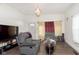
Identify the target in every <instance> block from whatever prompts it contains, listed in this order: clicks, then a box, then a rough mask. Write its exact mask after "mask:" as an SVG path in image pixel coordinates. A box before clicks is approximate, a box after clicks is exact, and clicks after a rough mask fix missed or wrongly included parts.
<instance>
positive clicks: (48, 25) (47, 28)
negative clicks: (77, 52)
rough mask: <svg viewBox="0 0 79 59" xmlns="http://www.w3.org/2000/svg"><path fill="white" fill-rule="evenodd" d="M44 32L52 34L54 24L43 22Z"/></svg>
mask: <svg viewBox="0 0 79 59" xmlns="http://www.w3.org/2000/svg"><path fill="white" fill-rule="evenodd" d="M45 32H54V22H45Z"/></svg>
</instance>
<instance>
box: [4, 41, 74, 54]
mask: <svg viewBox="0 0 79 59" xmlns="http://www.w3.org/2000/svg"><path fill="white" fill-rule="evenodd" d="M5 53H6V55H20V50H19V47H15V48H13V49H10V50H9V51H7V52H5ZM38 55H46V51H45V45H44V42H42V43H41V46H40V50H39V52H38ZM54 55H75V54H74V53H73V49H72V48H70V47H69V46H68V45H67V44H65V43H63V42H57V45H56V49H55V52H54Z"/></svg>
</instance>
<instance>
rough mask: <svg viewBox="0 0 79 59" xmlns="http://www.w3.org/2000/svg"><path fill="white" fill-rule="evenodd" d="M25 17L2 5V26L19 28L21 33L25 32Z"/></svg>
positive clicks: (0, 7)
mask: <svg viewBox="0 0 79 59" xmlns="http://www.w3.org/2000/svg"><path fill="white" fill-rule="evenodd" d="M22 19H23V15H22V14H21V13H20V12H19V11H18V10H16V9H15V8H12V7H11V6H9V5H7V4H0V24H3V25H13V26H19V32H22V31H24V29H23V28H24V27H23V26H24V24H23V21H22Z"/></svg>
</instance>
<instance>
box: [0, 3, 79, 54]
mask: <svg viewBox="0 0 79 59" xmlns="http://www.w3.org/2000/svg"><path fill="white" fill-rule="evenodd" d="M78 7H79V4H78V3H0V24H1V25H0V26H2V27H3V25H5V26H8V27H10V30H8V31H9V34H10V33H12V32H13V30H14V29H15V28H13V27H16V29H15V31H16V39H17V37H18V36H19V34H21V33H26V32H27V33H28V32H29V33H31V35H32V39H33V40H36V41H38V40H40V43H39V42H38V43H39V44H38V43H36V44H38V45H40V46H39V47H40V48H39V47H38V50H40V51H39V53H38V55H47V54H46V53H44V51H45V45H44V43H42V42H44V41H45V39H48V38H47V36H49V37H50V34H47V36H45V34H46V32H50V33H54V36H55V38H56V39H57V40H55V41H57V42H56V44H57V45H56V52H54V55H75V54H79V47H78V43H79V42H78V33H76V34H73V33H75V30H76V29H74V28H75V26H74V27H73V24H74V25H76V24H75V23H73V21H74V19H77V18H78V16H76V15H78V12H79V8H78ZM75 16H76V17H77V18H75ZM72 19H73V21H72ZM46 22H48V23H49V24H48V23H47V24H48V25H46ZM76 22H78V20H77V21H76ZM50 23H51V24H53V25H50ZM77 25H78V23H77ZM77 25H76V26H77ZM5 26H4V27H5ZM12 26H13V27H12ZM11 27H12V28H11ZM17 27H18V28H17ZM77 27H78V26H77ZM72 28H73V30H72ZM0 29H1V28H0ZM11 29H12V31H11ZM77 29H78V28H77ZM77 31H78V30H77ZM3 32H4V31H3ZM63 34H64V39H61V38H63ZM51 35H52V37H53V34H51ZM73 35H74V36H73ZM1 37H2V36H1ZM75 38H76V39H75ZM13 39H14V40H13V41H17V40H16V39H15V38H13ZM29 40H30V39H29ZM3 41H6V40H1V41H0V42H1V44H0V47H2V46H5V45H6V44H7V43H6V42H3ZM11 43H12V42H11ZM17 44H18V42H17ZM62 44H63V46H64V45H65V44H67V45H66V47H65V48H68V49H67V50H65V48H64V47H63V46H62ZM61 46H62V47H61ZM67 46H68V47H67ZM30 48H32V47H30ZM61 48H64V50H63V49H61ZM1 49H2V50H3V48H1ZM2 50H1V51H2ZM18 50H19V47H17V45H16V46H15V47H13V48H11V49H9V50H7V51H8V52H5V51H2V52H1V54H2V55H9V54H13V55H17V54H19V55H20V51H18ZM35 50H36V49H35ZM62 50H63V51H62ZM71 50H72V51H71ZM14 51H15V52H14ZM64 51H66V52H64ZM22 52H26V55H29V54H30V52H28V51H25V50H24V51H22ZM32 52H34V50H33V51H32ZM24 55H25V54H24ZM34 55H37V54H35V53H34ZM49 55H50V54H49ZM52 55H53V54H52Z"/></svg>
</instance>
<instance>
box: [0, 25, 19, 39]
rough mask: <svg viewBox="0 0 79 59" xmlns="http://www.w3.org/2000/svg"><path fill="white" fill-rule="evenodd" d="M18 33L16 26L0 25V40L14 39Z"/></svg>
mask: <svg viewBox="0 0 79 59" xmlns="http://www.w3.org/2000/svg"><path fill="white" fill-rule="evenodd" d="M17 35H18V26H10V25H0V40H1V41H5V40H9V39H14V38H15V37H16V36H17Z"/></svg>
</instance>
